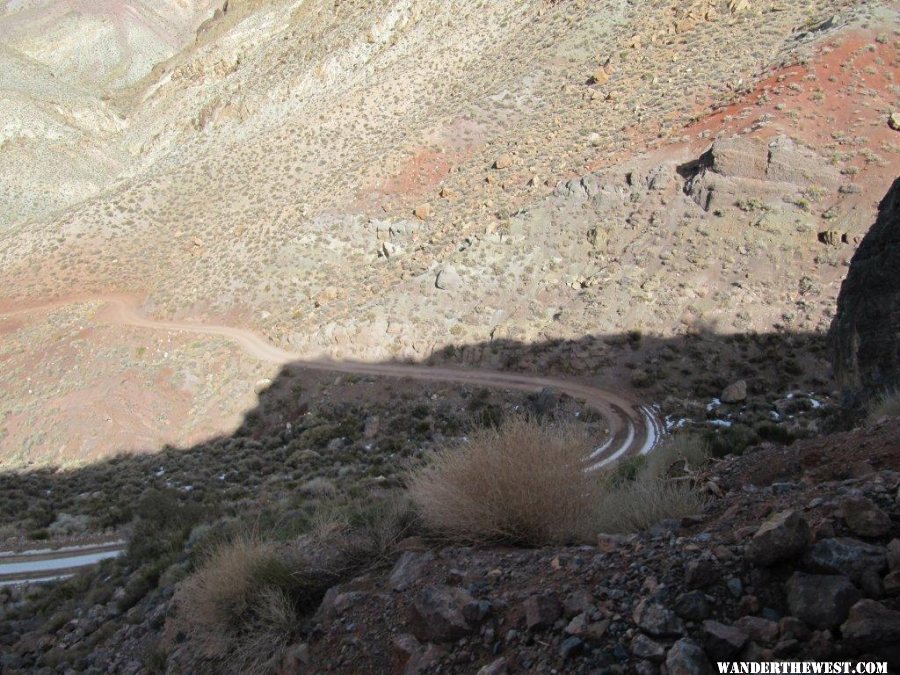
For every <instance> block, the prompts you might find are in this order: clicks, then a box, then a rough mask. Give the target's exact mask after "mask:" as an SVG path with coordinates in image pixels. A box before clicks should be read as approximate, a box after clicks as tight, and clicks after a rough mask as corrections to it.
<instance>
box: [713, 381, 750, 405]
mask: <svg viewBox="0 0 900 675" xmlns="http://www.w3.org/2000/svg"><path fill="white" fill-rule="evenodd" d="M719 398H720V399H721V400H722V403H740V402H741V401H744V400H746V398H747V381H746V380H738V381H737V382H733V383H732V384H729V385H728V386H727V387H725V389H723V390H722V394H721V395H720V396H719Z"/></svg>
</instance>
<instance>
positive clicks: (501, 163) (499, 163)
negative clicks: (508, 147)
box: [494, 152, 513, 170]
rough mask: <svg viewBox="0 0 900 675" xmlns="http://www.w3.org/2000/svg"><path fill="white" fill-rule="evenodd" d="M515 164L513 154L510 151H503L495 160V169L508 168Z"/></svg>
mask: <svg viewBox="0 0 900 675" xmlns="http://www.w3.org/2000/svg"><path fill="white" fill-rule="evenodd" d="M512 165H513V156H512V155H511V154H509V153H508V152H506V153H503V154H502V155H500V156H499V157H498V158H497V159H495V160H494V168H495V169H501V170H502V169H508V168H509V167H511V166H512Z"/></svg>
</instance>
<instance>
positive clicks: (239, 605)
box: [176, 537, 296, 672]
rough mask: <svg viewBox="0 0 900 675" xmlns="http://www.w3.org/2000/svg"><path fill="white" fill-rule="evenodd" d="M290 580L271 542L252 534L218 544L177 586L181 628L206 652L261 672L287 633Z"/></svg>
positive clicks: (239, 667)
mask: <svg viewBox="0 0 900 675" xmlns="http://www.w3.org/2000/svg"><path fill="white" fill-rule="evenodd" d="M294 583H295V582H294V580H293V579H292V576H291V570H290V569H289V568H288V566H287V565H286V564H285V562H284V561H283V560H282V558H281V555H280V552H279V551H278V548H277V547H276V545H275V544H272V543H269V542H262V541H259V540H258V539H255V538H252V537H240V538H238V539H236V540H234V541H233V542H230V543H226V544H222V545H221V546H219V547H218V548H216V549H215V550H214V551H213V552H212V553H211V554H210V555H209V557H208V558H207V559H206V560H205V561H204V562H203V564H202V565H201V566H200V567H199V568H198V570H197V571H196V572H195V573H194V574H193V575H191V576H190V577H188V579H187V580H185V581H184V582H183V583H182V584H181V585H180V586H179V587H178V591H177V596H176V603H177V606H178V607H179V613H178V616H179V624H180V628H181V629H182V630H183V631H184V632H185V633H186V634H187V635H188V636H190V638H191V641H192V644H193V645H194V646H195V647H196V648H197V650H198V651H199V653H201V654H202V655H204V656H206V657H207V658H216V657H219V656H224V655H228V656H229V657H230V659H231V663H230V665H229V667H233V668H234V672H264V671H266V670H267V663H268V660H269V659H270V658H271V657H272V654H273V653H274V652H275V651H277V649H278V648H279V647H281V646H284V645H286V644H287V642H288V640H289V638H290V637H291V623H289V622H285V621H284V620H283V619H284V614H285V613H284V608H285V607H293V605H292V602H291V597H290V595H291V591H292V587H293V586H294ZM289 614H293V616H294V618H296V612H291V613H289ZM276 617H278V618H279V620H278V621H273V620H272V619H273V618H276Z"/></svg>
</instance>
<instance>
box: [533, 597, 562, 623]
mask: <svg viewBox="0 0 900 675" xmlns="http://www.w3.org/2000/svg"><path fill="white" fill-rule="evenodd" d="M524 607H525V625H526V626H527V627H528V630H540V629H544V628H550V627H551V626H552V625H553V624H554V623H555V622H556V620H557V619H559V618H560V617H561V616H562V610H563V608H562V603H561V602H560V601H559V598H558V597H557V595H556V593H552V592H548V593H540V594H538V595H532V596H531V597H530V598H528V599H527V600H525V603H524Z"/></svg>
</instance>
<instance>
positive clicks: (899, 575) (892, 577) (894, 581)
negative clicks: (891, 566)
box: [883, 570, 900, 595]
mask: <svg viewBox="0 0 900 675" xmlns="http://www.w3.org/2000/svg"><path fill="white" fill-rule="evenodd" d="M883 589H884V592H885V593H886V594H887V595H900V570H894V571H893V572H888V573H887V575H886V576H885V577H884V581H883Z"/></svg>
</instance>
